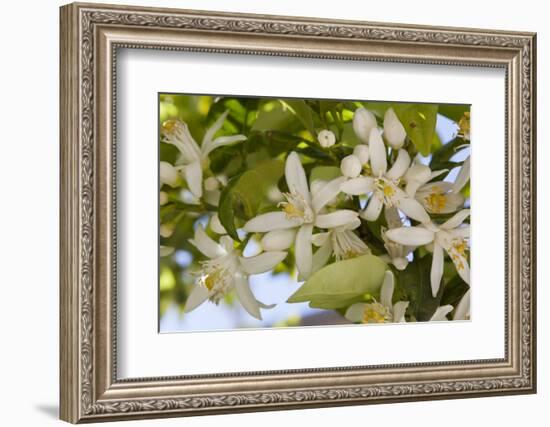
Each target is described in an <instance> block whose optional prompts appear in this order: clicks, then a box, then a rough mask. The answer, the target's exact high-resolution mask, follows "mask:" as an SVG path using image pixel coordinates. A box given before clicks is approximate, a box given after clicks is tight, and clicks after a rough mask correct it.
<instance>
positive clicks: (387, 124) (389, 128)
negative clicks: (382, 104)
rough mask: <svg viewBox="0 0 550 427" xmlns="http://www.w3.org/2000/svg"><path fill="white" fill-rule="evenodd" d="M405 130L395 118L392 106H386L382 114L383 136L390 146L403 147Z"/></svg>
mask: <svg viewBox="0 0 550 427" xmlns="http://www.w3.org/2000/svg"><path fill="white" fill-rule="evenodd" d="M406 136H407V132H405V128H404V127H403V125H402V124H401V122H400V121H399V119H398V118H397V115H396V114H395V111H393V108H388V109H387V110H386V114H384V138H385V139H386V142H387V143H388V144H389V145H390V147H392V148H394V149H396V150H398V149H400V148H401V147H403V144H404V143H405V138H406Z"/></svg>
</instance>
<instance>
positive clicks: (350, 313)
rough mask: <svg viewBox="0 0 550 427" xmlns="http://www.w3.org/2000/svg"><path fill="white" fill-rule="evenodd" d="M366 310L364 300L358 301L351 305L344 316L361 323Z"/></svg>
mask: <svg viewBox="0 0 550 427" xmlns="http://www.w3.org/2000/svg"><path fill="white" fill-rule="evenodd" d="M364 311H365V304H364V303H362V302H358V303H356V304H353V305H351V306H350V307H349V308H348V309H347V310H346V314H345V316H344V317H345V318H346V319H348V320H349V321H350V322H353V323H361V322H362V321H363V313H364Z"/></svg>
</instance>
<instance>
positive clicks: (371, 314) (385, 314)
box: [363, 302, 391, 323]
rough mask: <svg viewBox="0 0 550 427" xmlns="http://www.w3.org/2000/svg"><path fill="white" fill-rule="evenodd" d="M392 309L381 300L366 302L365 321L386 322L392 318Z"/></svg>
mask: <svg viewBox="0 0 550 427" xmlns="http://www.w3.org/2000/svg"><path fill="white" fill-rule="evenodd" d="M390 317H391V315H390V311H389V309H388V308H387V307H384V306H383V305H382V304H380V303H379V302H373V303H370V304H365V309H364V311H363V323H385V322H387V321H388V320H390Z"/></svg>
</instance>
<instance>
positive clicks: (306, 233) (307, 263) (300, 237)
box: [295, 224, 313, 280]
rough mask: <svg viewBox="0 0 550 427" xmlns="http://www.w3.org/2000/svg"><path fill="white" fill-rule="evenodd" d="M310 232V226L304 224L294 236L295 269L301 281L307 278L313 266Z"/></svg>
mask: <svg viewBox="0 0 550 427" xmlns="http://www.w3.org/2000/svg"><path fill="white" fill-rule="evenodd" d="M312 231H313V225H312V224H304V225H302V226H301V227H300V228H299V229H298V233H297V234H296V244H295V257H296V267H297V268H298V272H299V273H300V277H301V278H302V279H303V280H306V279H307V278H308V277H309V275H310V274H311V269H312V266H313V250H312V249H311V233H312Z"/></svg>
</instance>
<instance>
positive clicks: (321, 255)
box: [311, 233, 332, 273]
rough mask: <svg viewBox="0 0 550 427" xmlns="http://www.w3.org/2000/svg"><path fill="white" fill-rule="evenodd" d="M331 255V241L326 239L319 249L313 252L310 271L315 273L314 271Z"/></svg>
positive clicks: (322, 265)
mask: <svg viewBox="0 0 550 427" xmlns="http://www.w3.org/2000/svg"><path fill="white" fill-rule="evenodd" d="M327 234H328V233H327ZM331 255H332V242H331V241H330V239H327V240H326V241H325V242H324V244H323V245H321V246H320V247H319V249H317V251H315V253H314V254H313V265H312V268H311V272H312V273H315V272H316V271H318V270H320V269H321V268H323V267H324V266H325V264H326V263H327V262H328V260H329V259H330V256H331Z"/></svg>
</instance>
